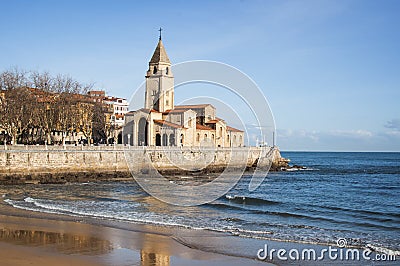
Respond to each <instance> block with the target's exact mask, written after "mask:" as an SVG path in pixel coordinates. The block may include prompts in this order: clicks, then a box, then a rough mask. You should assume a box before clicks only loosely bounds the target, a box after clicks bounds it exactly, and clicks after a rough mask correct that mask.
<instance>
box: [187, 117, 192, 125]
mask: <svg viewBox="0 0 400 266" xmlns="http://www.w3.org/2000/svg"><path fill="white" fill-rule="evenodd" d="M191 126H192V118H191V117H189V121H188V127H191Z"/></svg>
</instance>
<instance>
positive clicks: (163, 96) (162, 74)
mask: <svg viewBox="0 0 400 266" xmlns="http://www.w3.org/2000/svg"><path fill="white" fill-rule="evenodd" d="M161 30H162V29H161V28H160V37H159V40H158V44H157V47H156V50H155V51H154V53H153V56H152V57H151V60H150V62H149V69H148V70H147V73H146V95H145V106H144V107H145V108H146V109H154V110H156V111H159V112H165V111H166V110H169V109H173V108H174V76H173V74H172V71H171V62H170V61H169V58H168V55H167V52H166V51H165V48H164V45H163V43H162V41H161Z"/></svg>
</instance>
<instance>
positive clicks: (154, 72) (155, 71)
mask: <svg viewBox="0 0 400 266" xmlns="http://www.w3.org/2000/svg"><path fill="white" fill-rule="evenodd" d="M156 73H157V67H156V66H154V69H153V74H156Z"/></svg>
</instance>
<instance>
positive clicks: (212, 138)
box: [211, 134, 215, 142]
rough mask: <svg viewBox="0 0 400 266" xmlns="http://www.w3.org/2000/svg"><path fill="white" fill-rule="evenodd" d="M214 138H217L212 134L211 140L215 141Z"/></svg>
mask: <svg viewBox="0 0 400 266" xmlns="http://www.w3.org/2000/svg"><path fill="white" fill-rule="evenodd" d="M214 139H215V137H214V134H211V141H212V142H214Z"/></svg>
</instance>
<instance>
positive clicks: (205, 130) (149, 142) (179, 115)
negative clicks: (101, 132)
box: [124, 32, 244, 147]
mask: <svg viewBox="0 0 400 266" xmlns="http://www.w3.org/2000/svg"><path fill="white" fill-rule="evenodd" d="M145 77H146V92H145V104H144V108H142V109H139V110H136V111H130V112H128V113H126V114H125V127H124V142H125V143H129V144H130V145H134V146H184V147H193V146H197V147H199V146H202V147H213V146H214V147H243V146H244V132H243V131H242V130H239V129H236V128H233V127H230V126H228V125H227V124H226V122H225V121H224V120H223V119H221V118H218V117H216V109H215V107H214V106H213V105H211V104H196V105H175V104H174V75H173V73H172V69H171V62H170V60H169V58H168V55H167V52H166V51H165V48H164V45H163V43H162V40H161V32H160V38H159V41H158V44H157V47H156V49H155V51H154V53H153V56H152V57H151V60H150V62H149V68H148V70H147V72H146V76H145Z"/></svg>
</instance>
